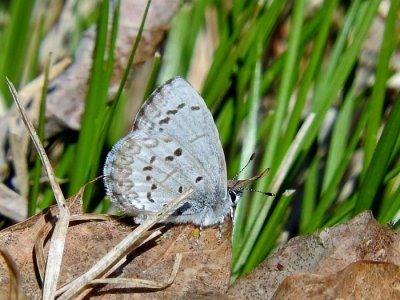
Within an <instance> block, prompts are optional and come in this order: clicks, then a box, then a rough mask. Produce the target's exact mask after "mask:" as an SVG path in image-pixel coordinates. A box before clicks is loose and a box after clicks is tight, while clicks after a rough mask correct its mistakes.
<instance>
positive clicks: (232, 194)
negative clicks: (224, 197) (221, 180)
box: [228, 190, 239, 205]
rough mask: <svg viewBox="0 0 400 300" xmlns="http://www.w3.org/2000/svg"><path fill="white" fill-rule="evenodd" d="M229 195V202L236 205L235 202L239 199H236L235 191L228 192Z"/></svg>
mask: <svg viewBox="0 0 400 300" xmlns="http://www.w3.org/2000/svg"><path fill="white" fill-rule="evenodd" d="M228 193H229V198H230V199H231V202H232V204H233V205H236V201H237V200H239V197H237V195H236V193H235V191H232V190H228Z"/></svg>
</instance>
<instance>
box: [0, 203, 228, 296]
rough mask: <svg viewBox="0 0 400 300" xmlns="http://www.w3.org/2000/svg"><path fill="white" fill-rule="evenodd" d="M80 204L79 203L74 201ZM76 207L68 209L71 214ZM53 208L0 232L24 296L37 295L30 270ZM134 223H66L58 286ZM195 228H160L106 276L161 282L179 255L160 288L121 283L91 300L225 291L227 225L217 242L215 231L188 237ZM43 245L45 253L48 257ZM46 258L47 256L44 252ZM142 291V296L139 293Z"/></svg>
mask: <svg viewBox="0 0 400 300" xmlns="http://www.w3.org/2000/svg"><path fill="white" fill-rule="evenodd" d="M76 204H77V205H79V202H76ZM76 210H77V208H73V207H72V208H71V211H76ZM57 214H58V211H57V207H55V206H53V207H51V208H50V209H48V210H46V211H44V212H42V213H39V214H37V215H35V216H34V217H32V218H30V219H28V220H26V221H25V222H23V223H20V224H17V225H14V226H11V227H8V228H6V229H5V230H3V231H1V232H0V244H1V245H2V249H4V250H6V251H8V252H9V253H11V256H12V259H13V261H14V262H15V265H16V268H17V271H18V272H19V276H20V278H21V280H20V282H21V285H22V290H23V291H24V293H25V294H26V295H27V297H29V298H39V297H40V295H41V290H40V284H39V283H38V278H39V277H38V274H37V271H36V270H35V268H34V261H33V257H34V250H33V249H34V248H33V247H34V243H35V241H36V238H37V235H38V234H39V232H40V230H41V229H42V228H43V226H45V225H46V224H48V223H49V222H50V223H51V224H52V225H53V226H54V224H53V223H54V221H55V216H57ZM134 226H136V225H134V224H133V222H132V221H131V220H130V219H128V222H126V221H124V220H121V219H117V218H111V217H110V218H109V219H107V221H98V222H82V221H76V222H73V224H71V225H70V228H69V231H68V235H67V241H66V247H65V251H64V257H63V263H62V269H61V275H60V280H59V286H61V285H63V284H66V283H68V282H70V281H71V280H72V279H74V278H76V277H77V276H79V275H81V274H82V273H83V272H85V271H87V270H88V269H89V268H90V267H91V266H92V265H93V264H95V263H96V262H97V261H98V260H99V259H100V258H101V257H102V256H103V255H104V254H106V253H107V252H108V251H109V250H110V249H111V248H112V247H113V246H115V245H116V244H117V243H118V242H119V241H121V240H122V239H123V238H124V237H125V236H126V235H127V234H128V233H130V232H131V231H132V230H133V228H134ZM194 229H195V227H194V226H191V225H181V226H173V227H170V228H164V229H163V230H162V231H163V234H162V236H161V237H160V238H159V239H157V240H153V241H151V242H149V243H147V244H145V245H143V246H141V247H140V248H138V249H135V250H134V251H133V252H132V253H131V254H130V255H129V256H128V259H127V261H126V262H125V263H124V264H123V265H122V266H121V267H119V268H118V269H117V270H115V271H114V272H113V273H112V275H111V276H110V277H113V276H116V277H122V278H141V279H149V280H153V281H157V282H158V281H159V282H165V280H167V279H168V277H169V275H170V274H171V270H172V267H173V264H174V260H175V256H176V254H177V253H182V254H183V260H182V262H181V265H180V268H179V271H178V274H177V277H176V278H175V280H174V282H173V284H172V285H171V286H170V287H168V288H166V289H165V290H161V291H156V292H151V293H150V292H149V291H145V290H140V289H132V288H131V289H125V288H124V287H123V286H121V285H99V286H95V287H94V290H92V291H91V293H90V294H89V295H90V296H98V297H102V298H103V297H104V296H106V297H109V298H113V297H114V295H113V294H114V293H117V298H119V297H120V296H121V294H126V295H128V294H130V293H139V294H138V295H140V296H141V297H142V298H151V299H165V298H176V297H182V298H186V299H189V298H193V297H194V296H199V297H201V296H204V295H212V294H220V293H224V291H226V289H227V287H228V282H229V275H230V274H229V270H230V259H231V246H230V244H231V242H230V233H231V224H230V222H227V223H226V224H225V226H224V228H223V232H222V234H223V236H222V239H221V241H219V240H218V239H217V237H216V236H217V233H218V229H217V228H206V229H204V230H203V231H202V233H201V236H200V238H199V239H198V240H197V239H196V238H193V237H192V236H191V232H192V231H193V230H194ZM47 248H48V245H46V247H45V249H44V251H45V253H47V251H48V249H47ZM46 256H47V254H46ZM0 278H1V280H0V298H2V297H6V296H7V295H8V293H9V284H10V279H9V276H8V269H7V266H6V265H5V264H4V262H0ZM140 292H141V293H140Z"/></svg>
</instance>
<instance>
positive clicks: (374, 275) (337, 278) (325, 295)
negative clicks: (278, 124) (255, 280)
mask: <svg viewBox="0 0 400 300" xmlns="http://www.w3.org/2000/svg"><path fill="white" fill-rule="evenodd" d="M399 286H400V266H398V265H395V264H392V263H386V262H375V261H364V260H362V261H357V262H355V263H352V264H350V265H348V266H347V267H346V268H344V269H343V270H341V271H339V272H337V273H333V274H329V275H316V274H296V275H293V276H289V277H287V278H286V279H285V280H284V281H283V282H282V283H281V284H280V285H279V287H278V289H277V291H276V292H275V294H274V296H273V297H272V299H299V300H301V299H376V300H379V299H400V289H399Z"/></svg>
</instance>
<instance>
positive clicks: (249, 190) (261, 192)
mask: <svg viewBox="0 0 400 300" xmlns="http://www.w3.org/2000/svg"><path fill="white" fill-rule="evenodd" d="M243 191H247V192H256V193H260V194H263V195H265V196H268V197H275V194H274V193H271V192H263V191H259V190H254V189H249V188H244V189H243Z"/></svg>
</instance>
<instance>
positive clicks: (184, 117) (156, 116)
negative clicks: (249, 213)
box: [104, 77, 268, 226]
mask: <svg viewBox="0 0 400 300" xmlns="http://www.w3.org/2000/svg"><path fill="white" fill-rule="evenodd" d="M267 171H268V169H267V170H265V171H264V172H263V173H261V174H260V175H258V176H254V177H253V178H250V179H248V180H229V181H228V180H227V172H226V163H225V156H224V152H223V149H222V145H221V142H220V139H219V135H218V131H217V128H216V126H215V123H214V119H213V117H212V115H211V113H210V111H209V110H208V108H207V106H206V104H205V102H204V100H203V98H202V97H201V96H200V95H199V94H198V93H197V92H196V91H195V90H194V89H193V87H192V86H191V85H190V84H189V83H188V82H187V81H186V80H184V79H183V78H181V77H175V78H172V79H170V80H169V81H167V82H166V83H165V84H164V85H162V86H160V87H159V88H158V89H156V90H155V91H154V92H153V93H152V95H151V96H150V97H149V98H148V99H147V101H146V102H145V103H144V104H143V106H142V107H141V109H140V110H139V112H138V114H137V115H136V118H135V121H134V125H133V129H132V130H131V131H130V132H129V133H128V134H127V135H126V136H125V137H123V138H122V139H121V140H119V141H118V142H117V143H116V144H115V145H114V147H113V148H112V149H111V151H110V152H109V153H108V155H107V159H106V163H105V165H104V183H105V187H106V193H107V195H108V196H109V197H110V198H111V200H112V202H113V203H114V204H115V205H116V206H118V207H119V208H120V209H122V210H123V211H124V212H125V213H127V214H129V215H134V216H136V217H135V221H136V222H139V223H140V222H141V221H143V220H144V219H145V218H146V216H148V215H150V214H152V213H154V212H157V211H159V210H161V209H162V207H163V206H164V205H166V204H167V203H168V202H170V201H171V200H173V199H174V198H176V197H177V196H178V195H179V194H180V193H182V192H183V191H186V190H187V189H189V188H190V187H192V188H193V189H194V193H192V194H191V195H190V196H189V197H188V199H187V201H185V203H184V204H183V205H182V206H180V207H179V208H178V209H176V210H175V211H174V212H173V213H172V215H170V216H169V217H168V218H167V219H166V220H164V222H171V223H193V224H195V225H199V226H209V225H213V224H221V223H222V222H223V220H224V218H225V216H227V215H228V214H230V213H231V214H232V206H234V205H236V203H237V201H238V200H239V198H240V196H241V195H242V192H243V189H244V187H245V186H246V185H247V184H248V183H249V182H250V181H253V180H256V179H258V178H260V177H262V176H263V175H264V174H265V173H266V172H267Z"/></svg>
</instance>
